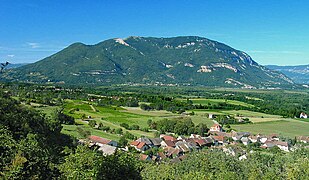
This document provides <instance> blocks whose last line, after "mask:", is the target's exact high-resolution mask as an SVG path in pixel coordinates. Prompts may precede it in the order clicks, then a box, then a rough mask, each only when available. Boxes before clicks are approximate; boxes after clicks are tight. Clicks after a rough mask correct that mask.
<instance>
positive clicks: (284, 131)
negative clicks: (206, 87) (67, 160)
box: [36, 100, 309, 140]
mask: <svg viewBox="0 0 309 180" xmlns="http://www.w3.org/2000/svg"><path fill="white" fill-rule="evenodd" d="M91 105H92V106H93V107H91ZM64 107H65V109H64V112H65V113H67V114H69V115H71V116H73V117H74V118H75V121H76V124H77V125H63V130H62V132H63V133H65V134H69V135H72V136H74V137H76V138H81V137H80V135H79V134H78V132H77V131H76V128H77V127H78V126H80V127H82V128H84V129H85V130H89V131H90V132H91V134H93V135H98V136H101V137H104V138H107V139H113V140H119V138H120V136H119V135H117V134H111V133H107V132H104V131H102V130H98V129H93V128H91V127H89V126H88V124H87V123H86V122H85V121H82V120H81V116H82V114H85V115H86V116H91V117H92V119H94V120H96V122H97V123H100V122H101V123H103V125H105V126H110V128H113V129H116V128H122V127H121V126H120V124H121V123H127V124H129V125H133V124H136V125H139V126H140V127H141V128H144V127H147V126H148V125H147V120H148V119H152V120H153V121H158V120H161V119H164V118H177V117H181V115H179V114H173V113H171V112H168V111H144V110H141V109H140V108H132V107H110V106H106V107H101V106H97V105H96V104H90V103H89V102H85V101H78V100H74V101H73V100H67V101H66V103H65V106H64ZM56 108H57V107H52V106H46V107H40V108H36V109H39V110H42V111H43V112H45V113H47V114H48V115H50V114H51V113H52V112H53V111H54V109H56ZM76 108H78V109H79V110H78V111H74V112H73V113H72V114H70V113H69V111H70V110H72V109H76ZM94 109H95V111H94ZM189 112H191V110H190V111H189ZM193 112H194V113H195V115H193V116H189V117H190V118H191V119H192V121H193V122H194V123H195V124H196V125H197V124H199V123H205V124H207V126H208V127H210V126H212V125H213V121H212V120H211V119H208V114H209V113H212V114H228V115H240V116H243V117H248V118H249V119H250V120H251V121H252V122H253V124H241V125H231V126H232V128H234V129H235V130H237V131H249V132H252V133H262V134H271V133H278V134H280V135H282V136H288V137H294V136H299V135H309V133H308V132H309V120H307V119H295V120H292V119H284V118H282V117H281V116H277V115H269V114H265V113H259V112H252V111H247V110H193ZM122 129H123V132H125V131H128V132H130V133H132V134H134V135H135V136H137V137H140V136H147V137H153V135H154V133H153V132H143V131H140V130H126V129H124V128H122Z"/></svg>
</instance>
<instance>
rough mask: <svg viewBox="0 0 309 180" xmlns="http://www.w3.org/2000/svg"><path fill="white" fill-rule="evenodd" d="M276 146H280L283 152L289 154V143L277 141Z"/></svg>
mask: <svg viewBox="0 0 309 180" xmlns="http://www.w3.org/2000/svg"><path fill="white" fill-rule="evenodd" d="M275 144H276V146H278V148H280V149H281V150H282V151H286V152H289V144H288V142H283V141H276V142H275Z"/></svg>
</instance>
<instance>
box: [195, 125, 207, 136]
mask: <svg viewBox="0 0 309 180" xmlns="http://www.w3.org/2000/svg"><path fill="white" fill-rule="evenodd" d="M195 129H196V133H197V134H199V135H201V136H205V135H206V134H207V133H208V131H209V129H208V128H207V125H206V124H204V123H200V124H198V125H197V126H196V127H195Z"/></svg>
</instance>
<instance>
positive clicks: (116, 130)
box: [115, 128, 123, 134]
mask: <svg viewBox="0 0 309 180" xmlns="http://www.w3.org/2000/svg"><path fill="white" fill-rule="evenodd" d="M115 133H116V134H122V133H123V132H122V129H121V128H117V129H115Z"/></svg>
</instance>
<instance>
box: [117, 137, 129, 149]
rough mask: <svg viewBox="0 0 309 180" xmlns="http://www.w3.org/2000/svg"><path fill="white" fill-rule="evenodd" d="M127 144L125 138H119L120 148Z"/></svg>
mask: <svg viewBox="0 0 309 180" xmlns="http://www.w3.org/2000/svg"><path fill="white" fill-rule="evenodd" d="M127 144H128V140H127V139H126V138H125V136H121V137H120V139H119V142H118V145H119V146H120V147H125V146H126V145H127Z"/></svg>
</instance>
